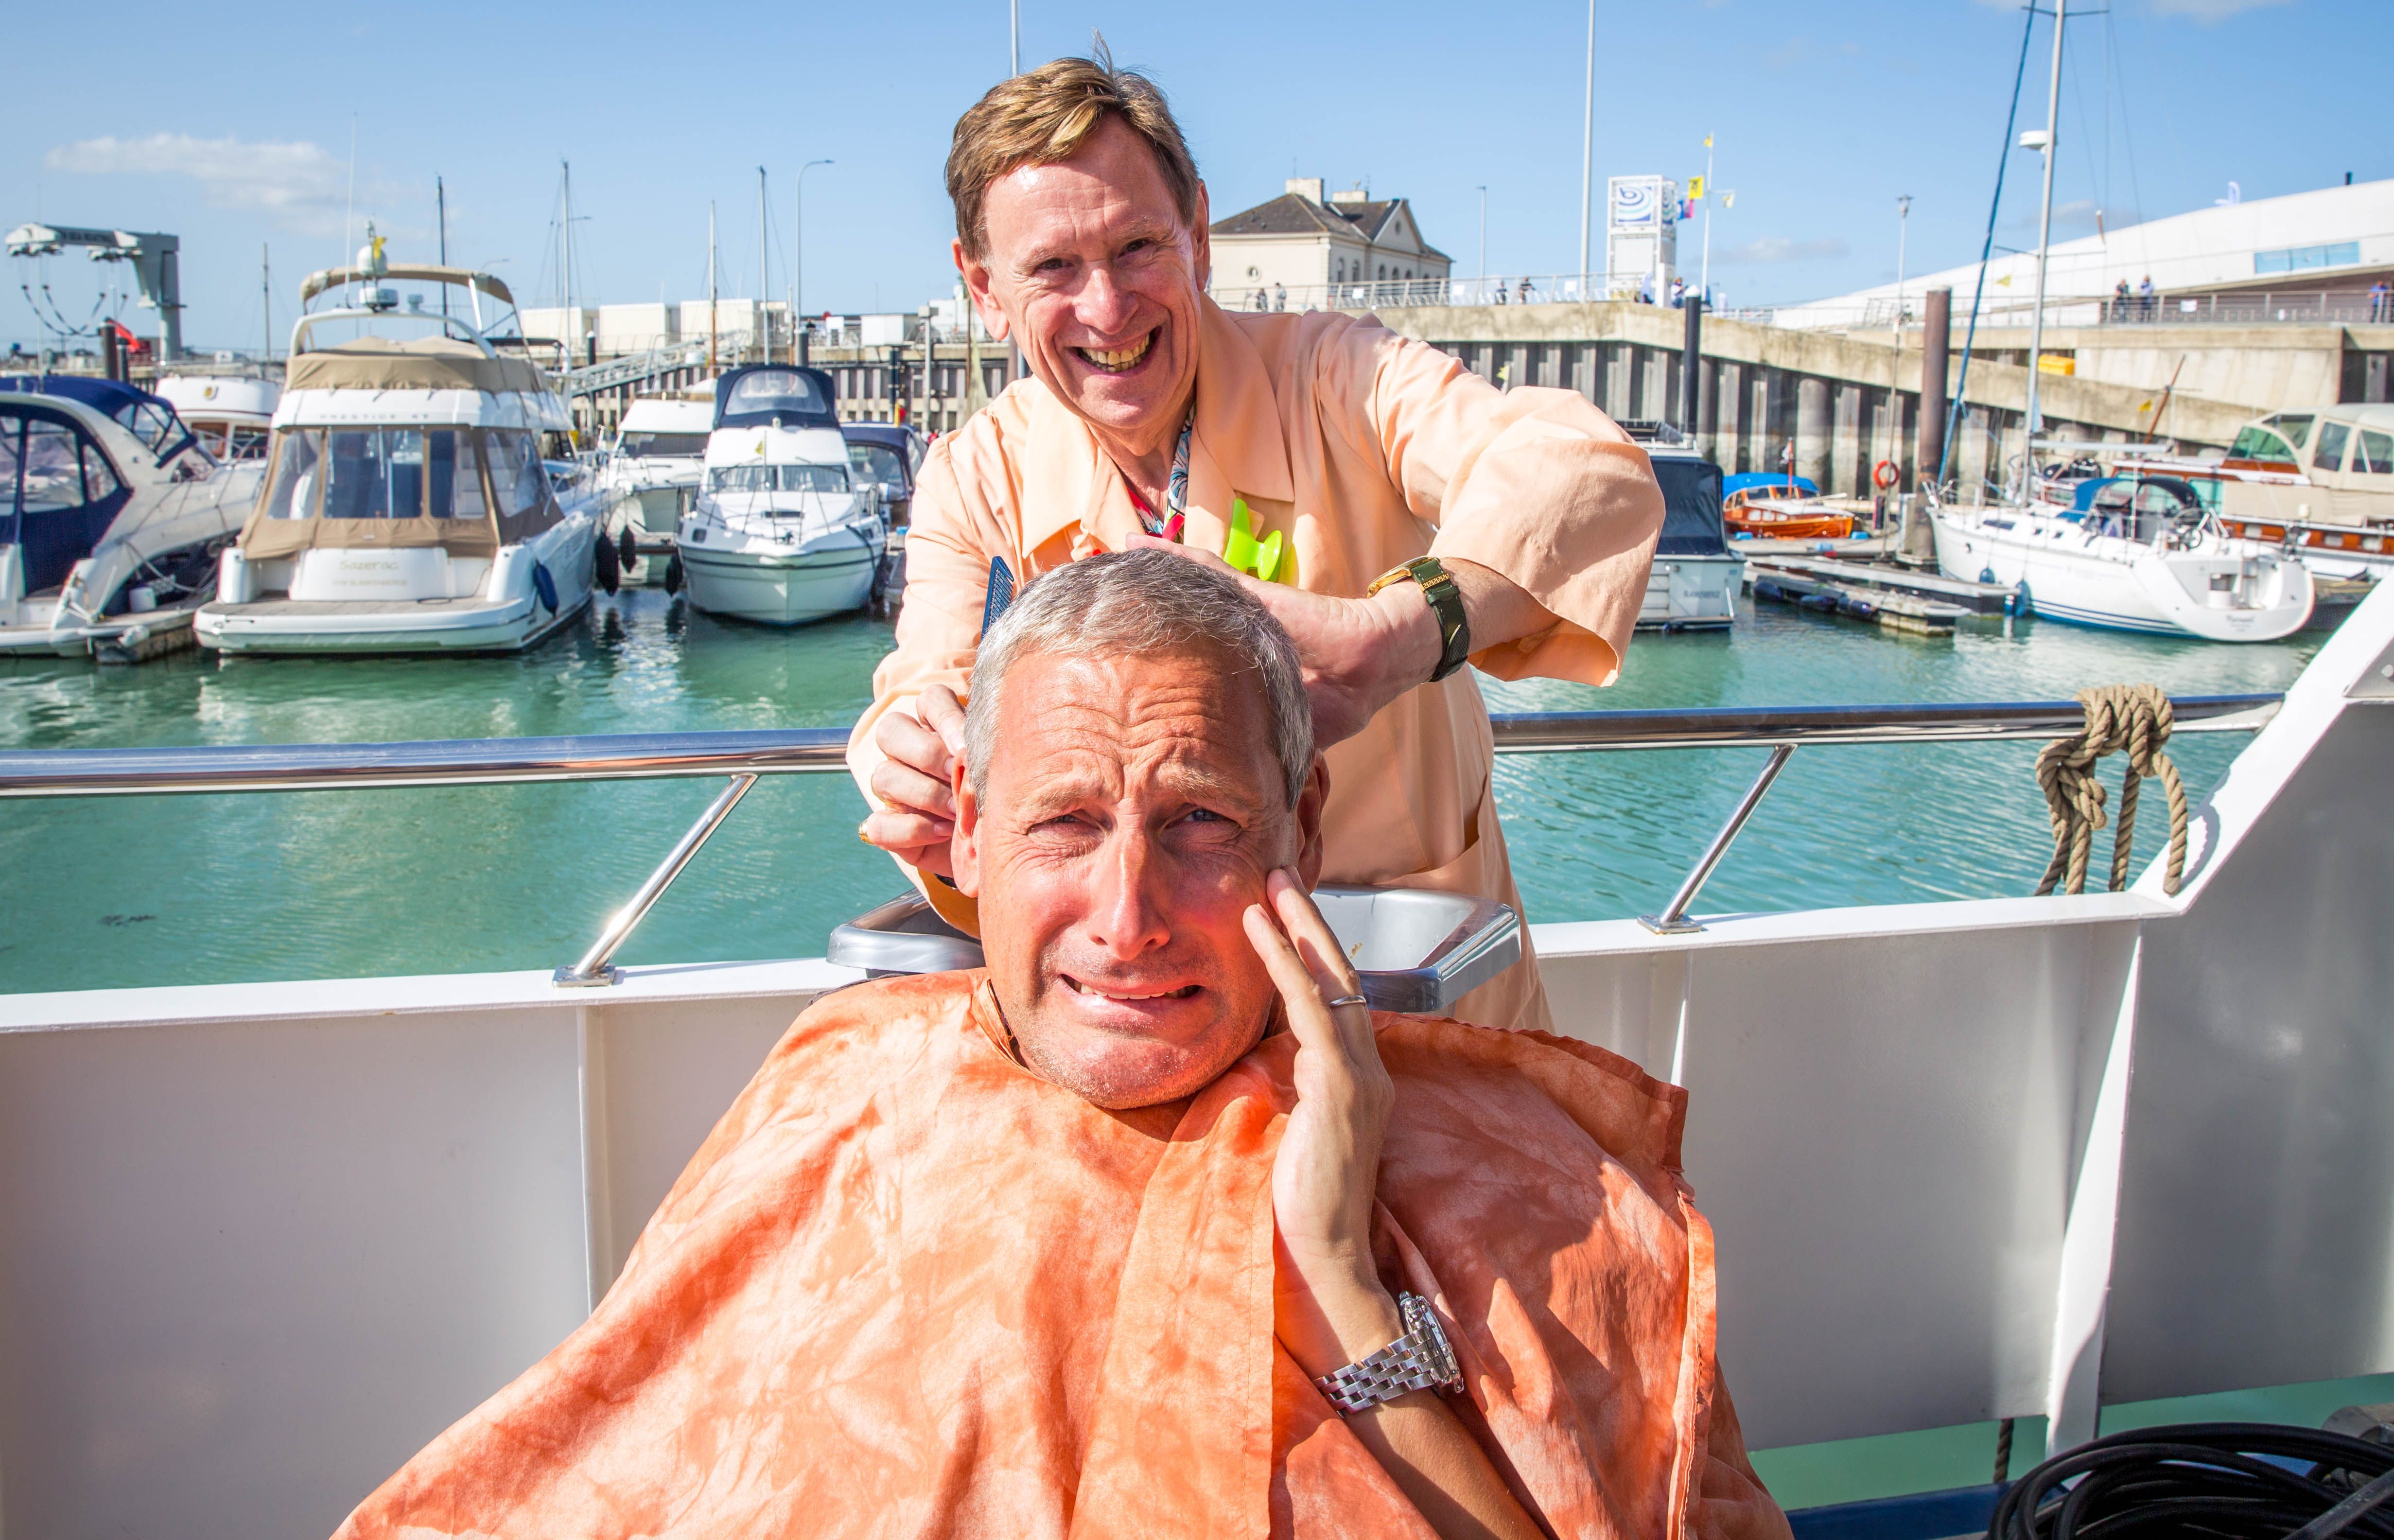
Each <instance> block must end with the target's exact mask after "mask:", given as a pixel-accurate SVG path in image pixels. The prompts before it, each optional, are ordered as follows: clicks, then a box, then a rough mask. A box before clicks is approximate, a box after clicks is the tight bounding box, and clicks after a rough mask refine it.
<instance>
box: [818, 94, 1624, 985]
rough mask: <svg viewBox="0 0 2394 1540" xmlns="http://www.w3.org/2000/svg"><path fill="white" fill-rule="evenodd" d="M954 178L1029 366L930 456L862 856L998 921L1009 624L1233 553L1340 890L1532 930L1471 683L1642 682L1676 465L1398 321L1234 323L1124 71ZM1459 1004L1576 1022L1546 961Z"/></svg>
mask: <svg viewBox="0 0 2394 1540" xmlns="http://www.w3.org/2000/svg"><path fill="white" fill-rule="evenodd" d="M947 180H948V191H949V195H950V197H951V198H952V199H953V201H954V205H955V214H956V238H955V242H954V259H955V262H956V266H957V268H958V270H960V271H961V272H962V273H963V275H964V279H965V283H966V285H967V289H968V290H969V291H970V294H971V296H972V300H973V304H974V306H975V308H976V309H978V310H979V312H980V316H981V318H982V320H983V322H985V323H986V324H987V325H988V327H989V329H990V331H991V332H992V333H993V335H994V336H999V337H1001V338H1010V339H1012V340H1014V341H1016V342H1017V343H1018V344H1019V346H1020V348H1021V349H1022V354H1023V357H1024V359H1025V361H1026V362H1028V363H1029V364H1030V369H1031V374H1030V377H1028V378H1024V379H1019V380H1017V381H1016V382H1015V383H1014V384H1013V385H1012V386H1011V387H1009V388H1007V389H1006V392H1005V394H1003V395H1002V396H1000V397H999V398H998V399H997V400H995V401H992V402H991V403H990V405H989V409H988V410H986V411H984V412H981V413H980V414H978V415H975V416H974V417H973V418H972V419H971V420H970V421H969V422H967V423H966V424H965V425H964V426H963V427H962V428H959V429H957V430H956V431H955V432H954V433H951V434H949V435H948V436H947V437H945V438H943V439H942V440H940V443H939V444H938V446H936V447H935V448H934V449H933V451H932V452H931V454H930V455H929V456H928V458H927V460H926V461H925V463H924V466H923V468H922V471H921V475H920V478H919V480H918V482H917V486H916V491H915V497H914V510H913V512H914V520H913V526H912V529H911V531H910V533H909V535H908V547H907V583H906V593H905V604H904V608H903V610H902V612H901V616H900V619H899V623H898V637H897V648H896V650H895V651H894V652H891V653H890V655H889V656H888V658H886V659H884V660H883V661H882V664H881V665H880V667H879V668H878V669H877V670H876V671H875V676H874V696H875V699H874V704H873V706H872V708H871V709H870V710H868V711H867V712H866V713H865V714H864V716H863V717H862V718H861V719H860V720H859V721H858V723H857V726H856V730H855V732H854V734H853V736H852V737H851V738H850V740H849V746H848V763H849V767H850V769H851V770H852V771H853V772H854V774H855V776H856V778H857V780H858V782H859V783H861V784H862V786H863V787H864V789H865V792H866V796H867V799H868V801H869V802H870V804H871V805H872V808H873V811H872V814H871V816H870V817H868V818H867V819H866V820H865V821H864V823H863V825H862V829H861V831H860V832H861V834H862V836H863V838H864V839H865V840H866V841H867V842H868V843H870V844H873V845H875V846H877V847H879V848H881V849H885V850H888V851H889V852H890V853H891V854H892V855H893V856H895V857H896V858H897V859H898V860H899V862H901V864H902V865H903V866H905V867H906V868H907V870H908V872H909V875H911V876H912V877H913V878H914V880H915V881H916V882H917V883H918V884H919V885H920V886H921V887H922V888H923V889H924V891H925V893H926V895H927V897H928V898H929V899H930V901H931V902H932V904H933V905H934V907H936V908H937V909H939V911H940V913H941V914H942V915H945V916H946V917H948V918H949V919H950V920H951V921H952V922H953V923H955V924H957V925H959V926H961V927H962V928H966V929H967V930H973V931H976V932H977V931H978V928H979V917H978V915H977V913H976V912H975V910H974V907H973V905H972V902H971V901H969V900H968V899H966V898H965V897H964V896H963V895H962V894H961V893H960V892H959V891H958V890H957V889H956V888H954V886H953V877H954V869H953V866H952V863H951V859H950V851H949V842H950V836H951V835H952V834H953V832H954V818H955V810H956V803H955V799H954V777H955V766H956V764H957V762H958V753H959V749H960V745H961V740H960V733H961V731H962V727H963V712H962V709H961V707H960V705H959V704H958V695H959V692H960V691H961V690H962V689H963V687H964V684H965V680H966V678H967V674H968V673H969V671H970V669H971V667H972V663H973V658H974V654H975V650H976V649H977V648H978V646H979V644H980V635H981V631H982V628H983V626H984V625H985V624H986V621H987V620H988V619H989V618H990V617H992V616H993V614H995V613H996V612H1000V611H1001V610H1002V608H1003V604H1004V601H1005V599H1006V597H1007V596H1009V595H1010V594H1011V593H1012V592H1013V591H1014V590H1015V589H1016V588H1018V587H1019V586H1022V585H1025V584H1029V583H1032V582H1034V581H1036V580H1037V578H1038V576H1039V574H1040V573H1044V572H1047V571H1050V570H1053V569H1055V568H1057V567H1059V566H1061V565H1062V564H1064V563H1066V562H1070V561H1072V560H1075V559H1080V558H1083V557H1086V556H1089V555H1092V554H1094V553H1097V552H1099V551H1110V550H1123V549H1126V548H1130V547H1134V546H1160V547H1164V548H1167V549H1172V550H1176V551H1177V552H1179V553H1180V554H1181V555H1182V556H1184V557H1186V558H1187V559H1190V560H1191V561H1195V562H1198V563H1201V564H1204V565H1209V566H1217V567H1219V566H1221V565H1223V564H1224V557H1225V556H1227V557H1229V558H1230V559H1231V561H1232V562H1233V563H1235V567H1236V569H1237V570H1238V571H1239V573H1240V574H1241V578H1242V581H1243V583H1244V584H1245V585H1246V586H1248V587H1249V588H1250V590H1251V591H1253V592H1254V593H1255V594H1256V596H1257V597H1258V598H1259V599H1262V600H1263V601H1264V602H1265V603H1266V604H1267V605H1268V606H1269V608H1270V610H1271V612H1272V613H1273V614H1274V615H1275V616H1276V617H1277V618H1278V619H1279V620H1280V622H1281V623H1282V625H1285V626H1286V627H1287V628H1288V630H1289V632H1290V634H1291V635H1292V636H1293V637H1294V638H1296V645H1297V648H1298V652H1299V654H1300V656H1301V658H1302V660H1303V662H1304V666H1305V678H1306V684H1307V689H1308V691H1309V697H1310V700H1311V704H1312V707H1313V714H1314V727H1315V732H1316V734H1317V737H1318V739H1319V741H1320V742H1321V743H1322V744H1323V745H1324V746H1325V747H1328V749H1329V754H1328V762H1329V778H1330V793H1329V803H1328V807H1327V809H1326V812H1325V815H1324V819H1323V825H1322V827H1323V835H1324V837H1325V839H1326V843H1327V856H1326V859H1325V861H1324V862H1323V868H1322V880H1323V881H1325V882H1331V883H1354V884H1361V885H1364V886H1369V887H1375V888H1391V887H1402V888H1439V889H1443V890H1447V891H1452V892H1462V893H1471V894H1476V895H1481V896H1486V897H1489V898H1493V899H1497V900H1500V901H1502V902H1506V903H1509V904H1511V905H1513V906H1514V907H1515V908H1516V909H1517V910H1518V909H1519V907H1520V898H1519V893H1518V892H1517V891H1516V889H1515V888H1514V884H1513V876H1512V871H1511V868H1510V865H1509V863H1508V862H1507V861H1506V853H1505V840H1504V835H1503V832H1502V831H1501V830H1500V829H1499V827H1498V825H1497V818H1496V807H1495V800H1494V796H1493V740H1492V738H1491V735H1490V731H1489V726H1488V719H1487V707H1486V705H1485V704H1484V703H1483V702H1482V700H1481V698H1480V691H1479V689H1478V687H1477V686H1476V685H1475V684H1474V683H1473V680H1472V675H1471V674H1470V672H1469V671H1468V670H1466V669H1464V667H1463V665H1464V663H1465V661H1466V660H1467V659H1468V660H1469V661H1471V662H1472V663H1474V664H1476V665H1478V666H1479V667H1480V668H1481V669H1482V670H1484V671H1486V672H1488V673H1490V674H1492V675H1493V676H1495V677H1497V678H1524V677H1528V676H1543V677H1548V678H1567V679H1576V680H1579V681H1581V682H1583V683H1586V684H1591V685H1603V684H1609V683H1611V681H1612V679H1613V678H1614V677H1615V676H1616V675H1617V674H1618V673H1619V672H1620V667H1621V656H1622V652H1623V651H1624V649H1625V648H1626V647H1627V646H1628V644H1629V637H1630V632H1631V628H1632V627H1633V626H1634V625H1635V624H1636V622H1637V619H1638V608H1639V605H1640V603H1641V602H1642V600H1643V599H1644V596H1645V590H1646V578H1647V570H1648V568H1649V566H1650V565H1651V559H1652V556H1653V551H1654V541H1655V536H1656V534H1657V533H1658V532H1659V530H1660V528H1661V525H1662V517H1663V499H1662V494H1661V491H1660V489H1659V488H1658V487H1657V486H1656V484H1655V481H1654V475H1653V471H1652V468H1651V467H1650V466H1649V465H1648V463H1647V459H1646V455H1645V453H1644V452H1643V451H1642V450H1640V449H1639V448H1638V446H1637V445H1636V444H1635V443H1634V442H1632V441H1630V439H1629V437H1628V436H1627V435H1626V434H1625V433H1624V432H1623V431H1622V430H1621V429H1620V428H1617V427H1616V426H1614V425H1613V424H1612V423H1611V421H1610V420H1608V419H1607V418H1606V417H1605V416H1604V415H1603V414H1602V413H1600V412H1598V410H1597V409H1596V408H1595V407H1594V406H1593V405H1592V404H1590V403H1589V402H1588V401H1586V400H1585V398H1583V397H1581V396H1580V395H1578V394H1577V393H1575V392H1573V391H1570V390H1559V389H1535V388H1517V389H1514V390H1511V391H1509V392H1504V393H1499V392H1498V391H1497V390H1496V389H1494V388H1493V387H1491V386H1490V385H1489V384H1488V383H1487V382H1486V381H1485V380H1482V379H1480V378H1479V377H1478V376H1476V375H1472V374H1471V373H1470V372H1469V371H1467V370H1466V369H1465V368H1464V367H1463V365H1462V364H1461V363H1460V362H1457V361H1456V360H1455V359H1454V358H1453V357H1451V356H1450V355H1448V354H1446V353H1443V352H1440V351H1439V350H1437V349H1433V348H1430V347H1428V346H1427V345H1426V344H1423V343H1420V342H1416V341H1413V340H1411V339H1408V338H1404V337H1400V336H1396V335H1394V334H1393V333H1391V332H1389V331H1388V330H1387V329H1386V328H1384V327H1383V326H1381V325H1380V324H1379V322H1377V321H1376V320H1375V319H1374V318H1372V317H1370V316H1359V315H1354V314H1351V313H1337V312H1325V311H1309V312H1304V313H1299V314H1287V313H1271V312H1264V313H1255V312H1245V313H1232V312H1228V311H1225V310H1223V309H1220V308H1219V307H1218V306H1217V305H1215V304H1214V302H1213V301H1212V300H1211V299H1209V298H1208V297H1207V296H1206V293H1205V289H1206V283H1207V279H1208V276H1209V263H1210V251H1209V247H1208V230H1207V213H1206V208H1207V205H1206V194H1205V187H1204V183H1203V182H1202V181H1201V180H1200V179H1199V178H1198V176H1197V168H1196V165H1195V164H1194V162H1193V161H1192V160H1191V158H1190V153H1189V150H1188V146H1187V144H1186V142H1185V141H1184V139H1183V138H1182V136H1181V132H1180V129H1179V126H1178V125H1177V123H1175V122H1174V120H1173V117H1172V113H1171V111H1170V109H1169V108H1168V107H1167V106H1166V105H1165V103H1164V96H1163V93H1162V92H1161V91H1159V90H1158V89H1157V88H1156V87H1155V86H1154V85H1153V84H1152V83H1151V82H1150V81H1149V80H1147V79H1146V78H1145V77H1143V76H1141V75H1138V74H1136V73H1133V72H1126V71H1119V70H1116V69H1115V68H1114V67H1113V64H1112V62H1111V59H1107V58H1105V57H1103V53H1102V50H1100V52H1099V57H1098V58H1097V59H1058V60H1056V61H1055V62H1053V63H1050V64H1046V65H1044V66H1042V67H1040V68H1039V69H1036V70H1033V71H1031V72H1027V73H1025V74H1021V75H1018V76H1016V77H1014V78H1012V79H1010V80H1007V81H1005V82H1003V83H1001V84H999V85H998V86H994V87H993V88H992V89H991V90H990V91H989V93H988V94H987V95H985V96H984V97H982V98H981V99H980V101H979V102H977V103H976V104H975V105H974V106H973V107H972V108H971V109H970V110H969V111H968V112H966V113H965V114H964V116H963V117H962V118H961V119H960V120H959V121H958V122H957V125H956V128H955V134H954V142H953V147H952V149H951V151H950V153H949V156H948V165H947ZM1523 297H1524V298H1526V297H1527V296H1526V294H1525V295H1524V296H1523ZM1216 553H1222V554H1221V555H1217V554H1216ZM1525 951H1526V948H1525ZM1529 961H1530V960H1529V959H1528V958H1527V957H1526V956H1525V957H1524V963H1525V964H1528V963H1529ZM1455 1014H1456V1016H1458V1017H1459V1018H1460V1019H1462V1020H1469V1021H1475V1022H1479V1023H1481V1024H1484V1025H1490V1026H1502V1027H1510V1026H1520V1027H1544V1026H1546V1024H1547V1016H1546V1001H1545V997H1544V994H1542V993H1541V991H1540V988H1539V984H1538V978H1537V970H1536V968H1535V967H1534V966H1520V967H1513V968H1510V969H1507V970H1506V973H1504V974H1503V975H1501V976H1500V977H1498V978H1497V979H1495V980H1493V981H1491V982H1489V983H1488V984H1486V985H1483V986H1481V988H1480V989H1479V990H1476V991H1474V992H1473V993H1472V994H1469V995H1467V996H1466V997H1465V998H1464V999H1463V1000H1462V1001H1461V1002H1460V1003H1459V1004H1458V1006H1457V1007H1456V1009H1455Z"/></svg>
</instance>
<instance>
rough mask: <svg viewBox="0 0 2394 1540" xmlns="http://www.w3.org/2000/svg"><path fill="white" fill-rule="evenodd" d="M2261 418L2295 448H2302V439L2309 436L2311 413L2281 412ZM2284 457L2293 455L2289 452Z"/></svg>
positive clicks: (2291, 457) (2290, 457) (2289, 457)
mask: <svg viewBox="0 0 2394 1540" xmlns="http://www.w3.org/2000/svg"><path fill="white" fill-rule="evenodd" d="M2261 420H2262V421H2263V422H2264V423H2266V424H2267V425H2268V426H2269V427H2271V428H2276V429H2277V430H2278V431H2279V432H2281V433H2282V434H2284V435H2285V436H2286V441H2287V442H2289V443H2291V444H2293V445H2294V446H2295V448H2296V449H2300V448H2302V447H2303V441H2304V440H2305V439H2308V438H2309V437H2310V436H2311V414H2310V413H2309V412H2281V413H2279V414H2278V415H2276V416H2274V417H2264V418H2262V419H2261ZM2286 458H2288V459H2290V460H2291V459H2293V458H2294V456H2293V455H2291V454H2289V455H2287V456H2286Z"/></svg>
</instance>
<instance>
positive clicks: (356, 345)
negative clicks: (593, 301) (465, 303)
mask: <svg viewBox="0 0 2394 1540" xmlns="http://www.w3.org/2000/svg"><path fill="white" fill-rule="evenodd" d="M548 388H549V386H548V382H547V381H546V379H544V378H542V377H541V373H540V368H539V366H538V365H537V364H535V363H533V362H531V361H530V360H529V359H520V358H493V357H491V356H489V355H488V354H486V353H484V352H483V351H482V350H481V349H480V348H477V347H475V346H474V345H473V344H472V343H469V342H457V341H454V340H453V339H451V338H448V337H440V336H428V337H416V338H413V339H411V340H409V341H405V342H400V341H394V340H393V339H391V338H389V337H379V336H362V337H359V338H356V339H355V340H354V341H349V342H343V343H338V344H335V346H333V347H330V348H322V349H309V350H308V351H307V352H304V353H301V354H300V355H299V356H298V357H296V358H295V359H293V360H292V361H291V363H290V368H289V373H288V377H287V378H286V379H285V380H284V381H283V389H284V390H285V391H295V390H481V391H488V392H492V393H496V392H499V391H506V390H517V391H522V392H525V393H527V394H539V393H543V392H546V391H547V389H548Z"/></svg>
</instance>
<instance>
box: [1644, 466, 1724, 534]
mask: <svg viewBox="0 0 2394 1540" xmlns="http://www.w3.org/2000/svg"><path fill="white" fill-rule="evenodd" d="M1654 480H1657V481H1659V482H1661V483H1662V485H1663V533H1662V536H1661V538H1660V539H1658V540H1657V541H1656V542H1655V543H1654V554H1655V555H1656V556H1726V555H1728V554H1729V537H1728V534H1727V532H1725V531H1724V530H1723V529H1722V528H1721V468H1720V467H1718V466H1717V465H1715V464H1713V463H1712V462H1711V461H1710V460H1697V459H1691V458H1689V457H1688V456H1685V455H1679V454H1657V455H1655V456H1654Z"/></svg>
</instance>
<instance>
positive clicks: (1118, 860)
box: [1089, 827, 1172, 962]
mask: <svg viewBox="0 0 2394 1540" xmlns="http://www.w3.org/2000/svg"><path fill="white" fill-rule="evenodd" d="M1150 845H1151V841H1150V839H1149V836H1148V834H1147V831H1146V830H1144V829H1140V828H1137V827H1132V828H1128V829H1123V830H1118V831H1116V833H1115V834H1114V836H1113V837H1112V838H1111V839H1110V840H1108V841H1107V843H1106V849H1105V851H1104V853H1103V854H1102V855H1101V856H1100V857H1099V858H1098V873H1097V879H1096V880H1097V891H1096V892H1095V893H1094V894H1092V895H1091V898H1092V900H1093V901H1094V902H1091V904H1090V905H1089V930H1090V938H1089V939H1090V940H1091V941H1095V942H1096V943H1097V944H1098V946H1100V947H1102V948H1104V949H1105V953H1106V954H1107V955H1108V956H1110V957H1113V958H1117V959H1119V960H1121V961H1123V962H1129V961H1130V960H1131V959H1133V958H1135V957H1137V956H1138V955H1139V954H1141V953H1143V952H1146V951H1149V950H1150V949H1151V948H1154V947H1159V946H1162V945H1163V944H1164V942H1166V941H1170V940H1171V939H1172V927H1171V926H1170V925H1169V924H1168V923H1166V921H1165V918H1164V906H1163V905H1162V904H1161V903H1159V902H1156V900H1157V895H1156V893H1155V892H1154V890H1153V888H1154V884H1155V881H1156V879H1157V876H1158V873H1157V869H1156V863H1155V861H1154V852H1153V850H1152V849H1150Z"/></svg>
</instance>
